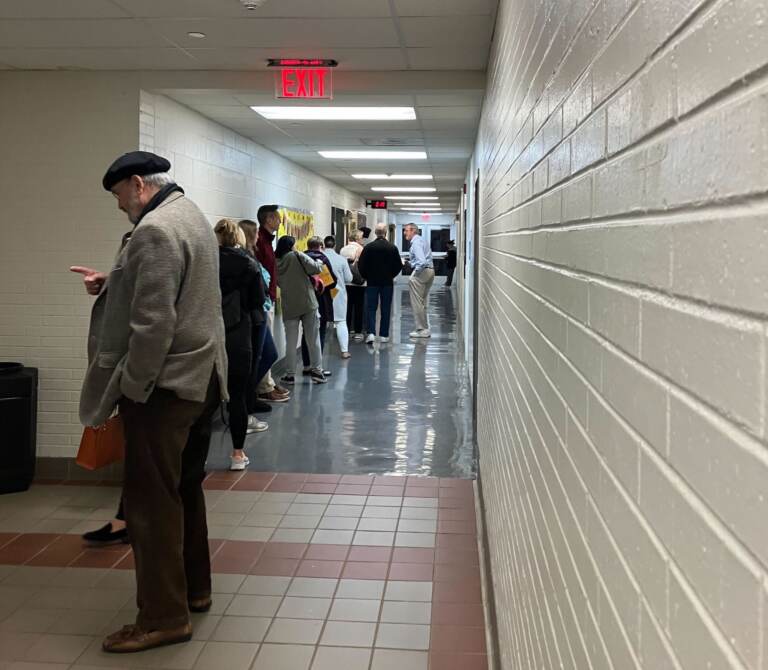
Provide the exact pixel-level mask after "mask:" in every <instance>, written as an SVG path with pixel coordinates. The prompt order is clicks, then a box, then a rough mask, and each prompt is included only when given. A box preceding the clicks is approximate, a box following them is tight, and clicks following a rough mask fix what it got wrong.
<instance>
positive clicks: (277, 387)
mask: <svg viewBox="0 0 768 670" xmlns="http://www.w3.org/2000/svg"><path fill="white" fill-rule="evenodd" d="M275 391H277V392H278V393H279V394H280V395H291V392H290V391H289V390H288V389H286V388H283V387H282V386H280V384H275Z"/></svg>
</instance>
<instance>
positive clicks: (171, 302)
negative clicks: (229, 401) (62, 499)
mask: <svg viewBox="0 0 768 670" xmlns="http://www.w3.org/2000/svg"><path fill="white" fill-rule="evenodd" d="M214 368H215V369H216V371H217V373H218V377H219V382H220V384H221V393H222V396H223V398H224V399H226V389H227V377H226V375H227V355H226V350H225V343H224V322H223V319H222V316H221V291H220V289H219V246H218V243H217V241H216V236H215V235H214V233H213V229H212V228H211V226H210V224H209V223H208V221H207V220H206V218H205V216H204V215H203V213H202V212H201V211H200V209H198V207H197V205H195V204H194V203H193V202H192V201H191V200H188V199H187V198H185V197H184V196H183V195H182V194H180V193H173V194H171V195H170V196H168V198H167V199H166V200H165V201H163V202H162V203H161V204H160V205H159V206H158V207H157V208H156V209H155V210H153V211H151V212H150V213H149V214H147V215H146V216H145V217H144V219H143V220H142V221H141V223H140V224H139V225H138V226H137V227H136V229H135V230H134V232H133V234H132V235H131V238H130V240H129V241H128V243H127V244H126V245H125V246H124V247H123V248H122V249H121V251H120V252H119V253H118V256H117V260H116V262H115V266H114V267H113V268H112V271H111V272H110V274H109V278H108V279H107V282H106V283H105V285H104V288H103V289H102V291H101V294H100V295H99V297H98V298H97V299H96V302H95V303H94V306H93V311H92V314H91V327H90V333H89V336H88V370H87V372H86V375H85V380H84V382H83V390H82V393H81V396H80V419H81V421H82V422H83V423H84V424H85V425H87V426H98V425H101V424H102V423H104V421H106V420H107V419H108V418H109V416H110V415H111V414H112V412H113V411H114V409H115V406H116V405H117V402H118V401H119V400H120V398H121V397H123V396H125V397H127V398H129V399H131V400H134V401H135V402H140V403H144V402H146V401H147V399H148V398H149V396H150V395H151V393H152V391H153V390H154V389H155V388H163V389H167V390H169V391H173V392H174V393H176V395H178V396H179V397H180V398H183V399H185V400H192V401H195V402H203V401H204V400H205V396H206V391H207V389H208V383H209V381H210V378H211V373H212V371H213V370H214Z"/></svg>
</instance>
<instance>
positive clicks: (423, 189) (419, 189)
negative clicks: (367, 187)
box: [371, 186, 437, 193]
mask: <svg viewBox="0 0 768 670" xmlns="http://www.w3.org/2000/svg"><path fill="white" fill-rule="evenodd" d="M371 190H372V191H390V192H391V193H395V192H397V191H403V192H411V193H434V192H435V191H437V189H436V188H435V187H434V186H374V187H373V188H371Z"/></svg>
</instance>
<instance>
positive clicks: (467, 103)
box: [416, 90, 485, 107]
mask: <svg viewBox="0 0 768 670" xmlns="http://www.w3.org/2000/svg"><path fill="white" fill-rule="evenodd" d="M484 95H485V91H482V90H479V91H456V90H454V91H445V92H444V93H419V94H418V95H416V106H417V107H472V106H477V107H480V106H481V105H482V104H483V97H484Z"/></svg>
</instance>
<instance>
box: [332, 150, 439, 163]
mask: <svg viewBox="0 0 768 670" xmlns="http://www.w3.org/2000/svg"><path fill="white" fill-rule="evenodd" d="M317 153H319V154H320V155H321V156H322V157H323V158H330V159H334V158H335V159H338V160H390V161H407V160H411V161H413V160H422V161H425V160H427V152H426V151H318V152H317Z"/></svg>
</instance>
